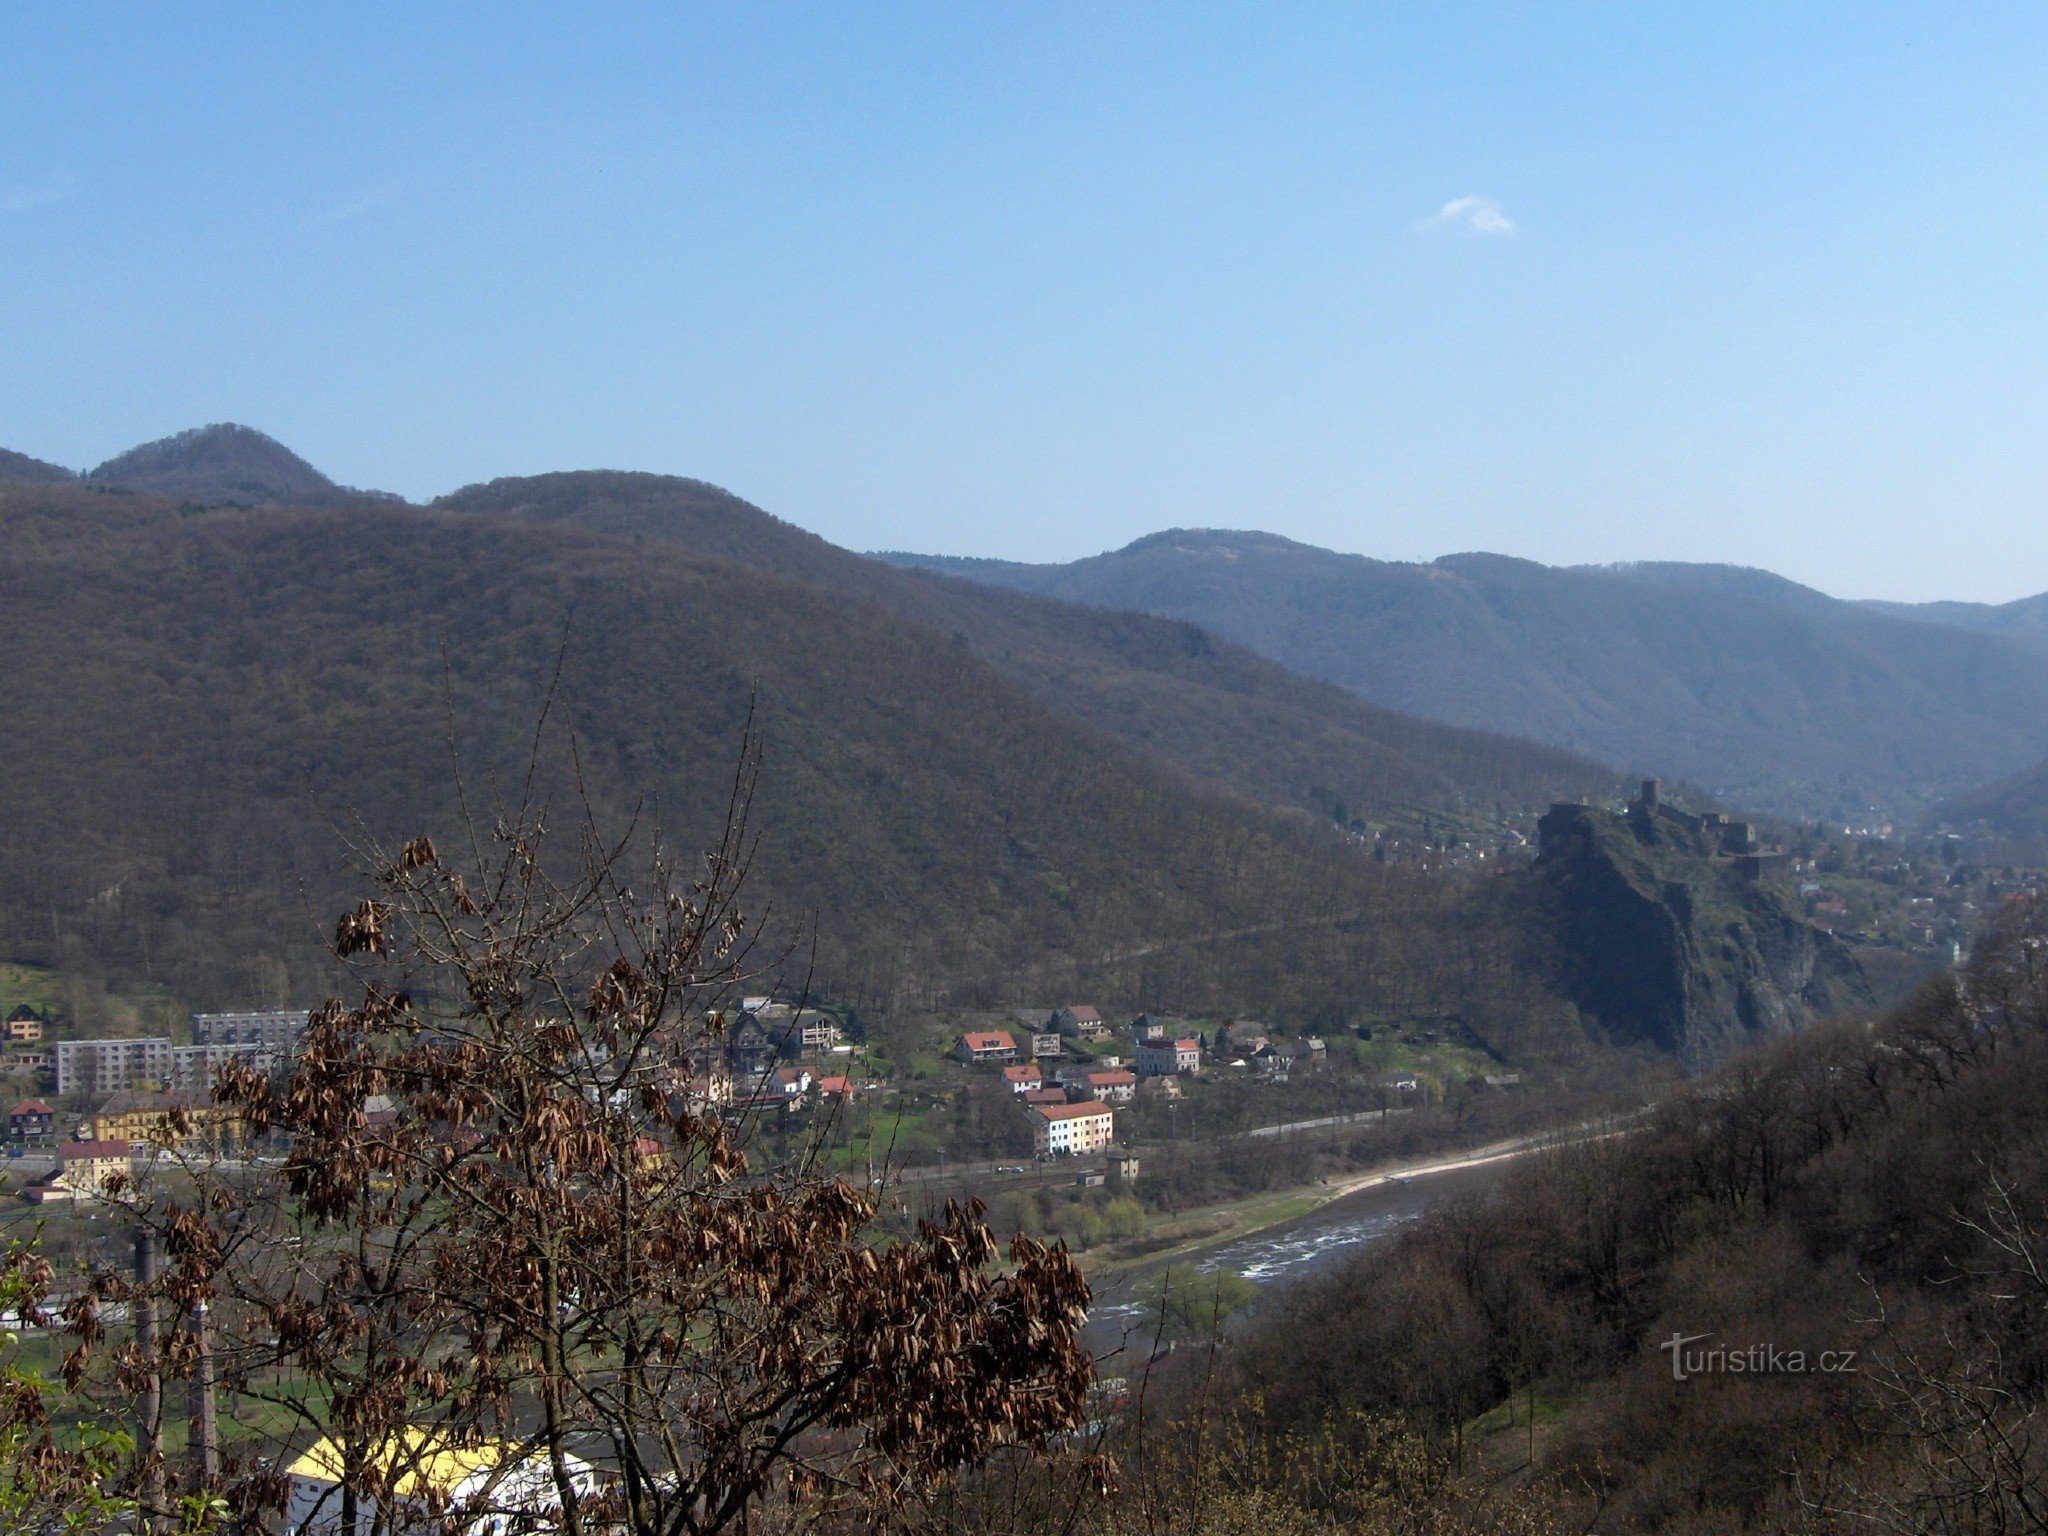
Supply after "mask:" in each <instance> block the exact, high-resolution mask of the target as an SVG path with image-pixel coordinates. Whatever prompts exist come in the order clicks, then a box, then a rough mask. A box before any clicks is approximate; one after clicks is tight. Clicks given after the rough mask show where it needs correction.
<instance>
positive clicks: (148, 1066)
mask: <svg viewBox="0 0 2048 1536" xmlns="http://www.w3.org/2000/svg"><path fill="white" fill-rule="evenodd" d="M171 1051H172V1045H171V1042H170V1041H169V1040H168V1039H167V1038H165V1037H164V1036H161V1035H152V1036H145V1037H142V1038H139V1039H134V1040H59V1041H58V1042H57V1094H58V1096H59V1097H60V1098H62V1097H66V1096H68V1095H71V1094H81V1093H89V1094H95V1095H102V1094H109V1093H122V1092H125V1091H126V1090H128V1089H130V1088H145V1087H161V1086H163V1085H165V1084H167V1083H169V1082H170V1081H171V1073H172V1058H171Z"/></svg>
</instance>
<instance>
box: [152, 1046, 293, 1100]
mask: <svg viewBox="0 0 2048 1536" xmlns="http://www.w3.org/2000/svg"><path fill="white" fill-rule="evenodd" d="M283 1054H284V1052H283V1051H282V1049H281V1048H280V1047H278V1046H274V1045H265V1044H263V1043H262V1042H261V1041H256V1040H251V1041H248V1042H246V1043H244V1044H241V1045H177V1046H173V1047H171V1076H170V1086H171V1087H173V1088H176V1089H179V1090H181V1091H184V1092H192V1093H211V1092H212V1091H213V1079H214V1076H215V1074H217V1073H218V1072H219V1071H220V1069H221V1068H222V1067H225V1066H227V1065H228V1064H229V1063H231V1062H240V1063H243V1064H245V1065H247V1066H251V1067H254V1068H255V1069H256V1070H257V1071H259V1072H271V1071H275V1070H276V1068H277V1062H278V1058H279V1057H280V1056H281V1055H283Z"/></svg>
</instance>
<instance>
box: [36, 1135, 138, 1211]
mask: <svg viewBox="0 0 2048 1536" xmlns="http://www.w3.org/2000/svg"><path fill="white" fill-rule="evenodd" d="M134 1157H135V1149H134V1148H133V1147H131V1146H130V1145H129V1144H128V1143H127V1142H125V1141H67V1142H65V1143H64V1145H63V1146H61V1147H59V1148H58V1149H57V1163H58V1171H57V1177H56V1179H55V1180H54V1183H55V1184H56V1185H57V1187H58V1188H59V1189H62V1190H63V1191H64V1192H65V1196H66V1197H67V1198H77V1199H81V1200H85V1199H98V1198H99V1197H100V1196H101V1195H102V1194H103V1193H104V1192H105V1190H106V1185H107V1180H109V1179H111V1178H113V1177H114V1176H115V1175H116V1174H120V1175H122V1176H124V1177H125V1176H126V1175H128V1174H129V1173H131V1172H133V1171H134Z"/></svg>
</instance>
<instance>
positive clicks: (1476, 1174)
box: [1087, 1162, 1513, 1372]
mask: <svg viewBox="0 0 2048 1536" xmlns="http://www.w3.org/2000/svg"><path fill="white" fill-rule="evenodd" d="M1512 1166H1513V1165H1512V1163H1508V1162H1500V1163H1492V1164H1487V1165H1483V1166H1481V1167H1477V1168H1460V1169H1455V1170H1452V1171H1450V1172H1447V1173H1433V1174H1420V1175H1416V1176H1414V1177H1412V1178H1408V1179H1404V1180H1402V1181H1401V1182H1399V1183H1390V1184H1381V1185H1376V1186H1374V1187H1373V1188H1370V1189H1361V1190H1358V1191H1356V1192H1355V1193H1353V1194H1349V1195H1345V1196H1342V1197H1341V1198H1339V1199H1336V1200H1332V1201H1331V1202H1330V1203H1329V1204H1328V1205H1324V1206H1319V1207H1317V1208H1316V1209H1315V1210H1313V1211H1310V1212H1309V1213H1308V1214H1307V1215H1305V1216H1298V1217H1296V1218H1295V1219H1294V1220H1293V1221H1289V1222H1283V1223H1281V1224H1280V1225H1278V1226H1274V1227H1266V1228H1264V1229H1262V1230H1260V1231H1257V1232H1250V1233H1246V1234H1245V1235H1244V1236H1242V1237H1235V1238H1228V1239H1225V1240H1224V1241H1222V1242H1219V1243H1216V1244H1214V1245H1213V1246H1210V1247H1206V1248H1201V1249H1198V1250H1196V1251H1195V1252H1194V1253H1191V1254H1182V1255H1178V1256H1176V1257H1175V1258H1174V1259H1173V1260H1172V1261H1171V1262H1173V1263H1189V1264H1192V1265H1194V1267H1195V1268H1196V1269H1197V1270H1199V1271H1201V1272H1202V1273H1204V1274H1207V1273H1210V1272H1211V1271H1214V1270H1218V1269H1234V1270H1236V1271H1237V1272H1238V1273H1239V1274H1241V1275H1243V1276H1244V1277H1245V1278H1246V1279H1247V1280H1250V1281H1252V1282H1253V1283H1254V1284H1256V1285H1257V1286H1259V1287H1260V1289H1261V1290H1262V1291H1270V1290H1275V1289H1279V1288H1282V1287H1285V1286H1288V1285H1291V1284H1293V1283H1295V1282H1296V1281H1299V1280H1301V1279H1302V1278H1303V1277H1304V1276H1307V1275H1312V1274H1315V1273H1316V1272H1317V1271H1318V1270H1322V1269H1327V1268H1329V1267H1330V1266H1331V1265H1334V1264H1337V1263H1341V1262H1342V1261H1343V1260H1344V1259H1345V1258H1347V1257H1348V1256H1350V1255H1353V1254H1356V1253H1358V1252H1359V1251H1360V1250H1361V1249H1362V1248H1364V1247H1365V1245H1366V1244H1368V1243H1373V1242H1377V1241H1379V1240H1381V1239H1383V1238H1385V1237H1386V1236H1387V1235H1388V1234H1389V1233H1392V1232H1394V1231H1397V1230H1398V1229H1399V1228H1401V1227H1402V1226H1404V1225H1405V1224H1406V1223H1408V1222H1411V1221H1413V1220H1414V1219H1415V1218H1416V1217H1418V1216H1420V1215H1421V1214H1422V1213H1423V1212H1424V1211H1426V1210H1428V1209H1429V1208H1430V1207H1431V1206H1432V1205H1434V1204H1436V1203H1437V1202H1438V1201H1440V1200H1443V1199H1445V1198H1447V1197H1449V1196H1452V1195H1457V1194H1468V1193H1470V1194H1484V1193H1485V1192H1487V1191H1488V1190H1491V1189H1492V1188H1493V1187H1494V1186H1495V1185H1496V1184H1498V1183H1499V1182H1500V1180H1501V1179H1502V1178H1503V1177H1504V1176H1505V1175H1506V1173H1507V1171H1508V1169H1509V1168H1510V1167H1512ZM1166 1262H1168V1261H1166V1260H1161V1261H1160V1262H1159V1263H1157V1264H1145V1265H1135V1266H1133V1267H1132V1268H1130V1269H1127V1270H1123V1271H1120V1272H1119V1273H1117V1274H1115V1275H1112V1276H1110V1277H1109V1278H1108V1279H1106V1280H1104V1281H1103V1282H1102V1283H1101V1284H1099V1285H1098V1286H1097V1287H1096V1288H1095V1303H1094V1305H1093V1306H1092V1307H1090V1308H1089V1310H1088V1332H1087V1340H1088V1344H1089V1347H1090V1348H1091V1349H1092V1350H1093V1351H1094V1352H1095V1356H1096V1358H1097V1359H1098V1360H1103V1357H1104V1356H1106V1355H1110V1354H1113V1353H1115V1352H1117V1351H1119V1350H1122V1351H1123V1358H1124V1359H1125V1360H1129V1359H1130V1358H1131V1357H1132V1355H1133V1354H1135V1355H1136V1356H1138V1357H1139V1358H1142V1357H1143V1356H1144V1354H1145V1353H1146V1351H1147V1350H1148V1349H1149V1347H1150V1343H1151V1341H1150V1340H1149V1339H1142V1338H1136V1337H1132V1334H1133V1333H1134V1332H1135V1331H1136V1330H1137V1328H1138V1325H1139V1323H1140V1321H1141V1319H1142V1317H1143V1314H1144V1305H1143V1303H1141V1302H1140V1301H1138V1300H1137V1299H1136V1298H1137V1296H1138V1295H1140V1294H1141V1293H1142V1292H1143V1289H1144V1286H1145V1283H1146V1282H1147V1281H1148V1280H1150V1279H1151V1278H1152V1277H1153V1276H1155V1275H1156V1274H1157V1273H1158V1272H1159V1270H1160V1268H1161V1267H1162V1266H1163V1265H1164V1264H1165V1263H1166ZM1101 1369H1103V1370H1104V1371H1105V1372H1112V1371H1113V1370H1114V1367H1112V1366H1111V1365H1110V1364H1109V1363H1108V1362H1107V1361H1104V1363H1103V1365H1102V1367H1101Z"/></svg>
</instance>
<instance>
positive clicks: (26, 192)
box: [0, 171, 78, 214]
mask: <svg viewBox="0 0 2048 1536" xmlns="http://www.w3.org/2000/svg"><path fill="white" fill-rule="evenodd" d="M77 190H78V183H77V182H76V181H75V180H73V179H72V175H71V173H70V172H69V171H54V172H52V173H51V174H50V175H48V176H46V177H44V178H43V179H42V180H41V181H39V182H36V183H34V184H33V185H30V186H25V187H24V186H14V187H9V188H7V189H6V190H5V191H0V214H15V213H29V212H31V211H33V210H34V209H37V208H47V207H49V206H50V204H52V203H61V202H63V201H64V200H65V199H66V198H68V197H70V196H71V194H72V193H74V192H76V191H77Z"/></svg>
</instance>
